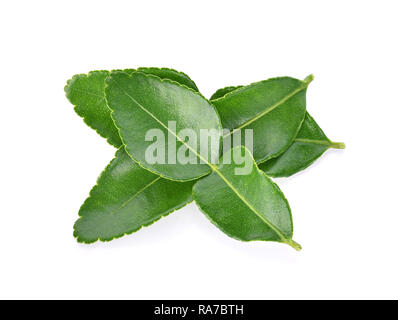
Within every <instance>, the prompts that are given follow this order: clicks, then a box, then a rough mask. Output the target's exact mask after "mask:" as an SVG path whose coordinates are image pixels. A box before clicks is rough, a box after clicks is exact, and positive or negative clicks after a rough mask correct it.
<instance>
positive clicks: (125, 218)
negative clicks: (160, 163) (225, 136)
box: [74, 148, 194, 243]
mask: <svg viewBox="0 0 398 320" xmlns="http://www.w3.org/2000/svg"><path fill="white" fill-rule="evenodd" d="M193 184H194V182H193V181H188V182H175V181H170V180H166V179H163V178H161V177H159V176H157V175H155V174H153V173H151V172H149V171H147V170H145V169H143V168H141V167H140V166H139V165H138V164H136V163H135V162H134V161H133V160H131V158H130V157H129V156H128V155H127V153H126V152H125V151H124V148H120V149H119V150H118V151H117V152H116V157H115V159H113V160H112V161H111V163H110V164H109V165H108V166H107V167H106V169H105V171H104V172H103V173H102V174H101V176H100V177H99V179H98V181H97V185H96V186H95V187H94V188H93V189H92V190H91V192H90V196H89V198H87V199H86V201H85V202H84V204H83V205H82V207H81V208H80V211H79V215H80V218H79V220H77V221H76V223H75V227H74V229H75V231H74V235H75V237H76V238H77V240H78V241H79V242H85V243H91V242H95V241H97V240H98V239H99V240H102V241H110V240H112V239H115V238H119V237H121V236H123V235H125V234H130V233H133V232H135V231H137V230H139V229H140V228H141V227H143V226H148V225H150V224H152V223H154V222H155V221H157V220H158V219H160V218H161V217H164V216H166V215H168V214H169V213H171V212H173V211H174V210H177V209H179V208H181V207H183V206H184V205H186V204H187V203H189V202H191V201H192V197H191V194H192V185H193Z"/></svg>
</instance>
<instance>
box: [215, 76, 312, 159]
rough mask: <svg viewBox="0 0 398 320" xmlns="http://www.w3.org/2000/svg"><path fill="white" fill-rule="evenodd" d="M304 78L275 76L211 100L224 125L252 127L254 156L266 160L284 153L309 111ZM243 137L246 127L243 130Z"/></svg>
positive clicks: (227, 126)
mask: <svg viewBox="0 0 398 320" xmlns="http://www.w3.org/2000/svg"><path fill="white" fill-rule="evenodd" d="M311 81H312V76H310V77H308V78H307V79H305V80H304V81H301V80H297V79H294V78H289V77H282V78H273V79H269V80H265V81H261V82H257V83H253V84H250V85H248V86H245V87H241V88H238V89H236V90H233V89H232V91H231V92H229V93H228V94H226V95H224V96H222V97H221V98H218V99H215V100H212V103H213V105H214V106H215V107H216V109H217V111H218V113H219V116H220V119H221V122H222V124H223V127H224V128H227V129H229V130H231V131H232V132H235V131H237V130H239V129H242V130H243V129H252V130H253V140H254V149H253V155H254V159H255V160H256V161H257V162H258V163H261V162H264V161H266V160H268V159H270V158H273V157H277V156H278V155H280V154H282V153H283V152H284V151H286V149H287V148H288V147H289V146H290V145H291V144H292V142H293V140H294V138H295V137H296V135H297V133H298V131H299V129H300V126H301V123H302V122H303V120H304V116H305V112H306V97H305V95H306V90H307V86H308V84H309V83H310V82H311ZM242 141H244V130H243V131H242Z"/></svg>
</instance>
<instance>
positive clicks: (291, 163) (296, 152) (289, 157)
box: [259, 112, 345, 177]
mask: <svg viewBox="0 0 398 320" xmlns="http://www.w3.org/2000/svg"><path fill="white" fill-rule="evenodd" d="M329 148H337V149H344V148H345V145H344V143H341V142H332V141H330V140H329V139H328V137H327V136H326V135H325V134H324V132H323V131H322V129H321V128H320V127H319V126H318V124H317V123H316V122H315V120H314V119H313V118H312V117H311V116H310V115H309V113H308V112H307V114H306V116H305V119H304V122H303V124H302V126H301V129H300V131H299V133H298V135H297V137H296V139H295V140H294V142H293V144H292V145H291V146H290V147H289V148H288V149H287V150H286V152H284V153H283V154H282V155H280V156H279V157H277V158H274V159H270V160H268V161H267V162H264V163H262V164H260V165H259V167H260V169H261V170H263V171H264V172H265V173H267V174H268V175H270V176H273V177H288V176H291V175H293V174H295V173H297V172H299V171H301V170H303V169H305V168H307V167H308V166H310V165H311V164H312V163H313V162H314V161H315V160H316V159H318V158H319V157H320V156H321V155H322V154H323V153H324V152H325V151H326V150H328V149H329Z"/></svg>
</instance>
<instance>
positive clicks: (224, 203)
mask: <svg viewBox="0 0 398 320" xmlns="http://www.w3.org/2000/svg"><path fill="white" fill-rule="evenodd" d="M239 154H244V160H245V161H244V163H248V162H251V163H252V165H253V167H252V170H251V173H250V174H248V175H236V171H235V169H236V168H238V167H241V165H238V164H237V161H236V160H235V159H239V158H238V156H239ZM223 157H228V158H232V161H231V164H222V165H219V166H217V167H216V168H215V169H214V170H213V172H212V173H211V174H210V175H209V176H207V177H204V178H202V179H200V180H199V181H198V182H197V183H196V184H195V185H194V188H193V197H194V200H195V201H196V203H197V204H198V206H199V207H200V208H201V210H202V211H203V212H204V214H205V215H206V216H207V217H208V218H209V219H210V221H211V222H213V223H214V224H215V225H216V226H217V227H218V228H220V229H221V230H222V231H223V232H225V233H226V234H227V235H229V236H230V237H232V238H235V239H238V240H242V241H253V240H263V241H277V242H282V243H286V244H289V245H290V246H292V247H293V248H295V249H297V250H299V249H300V248H301V247H300V245H298V244H297V243H296V242H294V241H293V240H292V235H293V222H292V217H291V212H290V207H289V204H288V202H287V200H286V198H285V197H284V195H283V193H282V192H281V191H280V189H279V188H278V186H277V185H276V184H275V183H273V182H272V181H271V179H270V178H269V177H268V176H267V175H265V173H264V172H262V171H261V170H259V169H258V167H257V166H256V164H255V162H254V159H253V157H252V155H251V154H250V153H249V152H248V151H247V150H246V149H245V148H244V147H242V146H239V147H235V148H233V149H230V150H229V151H228V152H227V153H225V154H224V156H223ZM222 162H223V159H222V160H221V163H222Z"/></svg>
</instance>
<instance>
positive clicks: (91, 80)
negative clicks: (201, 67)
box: [65, 68, 198, 148]
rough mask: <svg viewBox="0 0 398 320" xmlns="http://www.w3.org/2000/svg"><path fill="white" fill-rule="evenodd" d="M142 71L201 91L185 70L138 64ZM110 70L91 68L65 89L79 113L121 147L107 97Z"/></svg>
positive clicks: (72, 80)
mask: <svg viewBox="0 0 398 320" xmlns="http://www.w3.org/2000/svg"><path fill="white" fill-rule="evenodd" d="M138 70H140V71H141V72H144V73H148V74H154V75H156V76H158V77H159V78H161V79H170V80H174V81H176V82H178V83H180V84H183V85H186V86H187V87H189V88H192V89H193V90H196V91H198V88H197V87H196V84H195V82H193V81H192V80H191V79H190V78H189V77H188V76H187V75H186V74H185V73H182V72H179V71H176V70H173V69H168V68H139V69H138ZM134 71H135V70H133V69H125V70H123V72H126V73H129V74H130V73H132V72H134ZM109 75H110V72H109V71H105V70H103V71H91V72H89V73H88V74H78V75H75V76H73V77H72V79H70V80H68V82H67V84H66V86H65V93H66V97H67V98H68V100H69V101H70V102H71V103H72V104H73V105H74V106H75V111H76V113H77V114H78V115H79V116H80V117H82V118H83V120H84V122H85V123H86V124H87V125H88V126H89V127H91V128H92V129H94V130H95V131H97V132H98V134H99V135H100V136H101V137H104V138H106V139H107V141H108V142H109V143H110V144H111V145H113V146H115V147H117V148H118V147H120V146H121V145H122V141H121V140H120V136H119V132H118V130H117V128H116V127H115V125H114V123H113V120H112V118H111V115H110V110H109V108H108V106H107V104H106V99H105V79H106V77H108V76H109Z"/></svg>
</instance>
